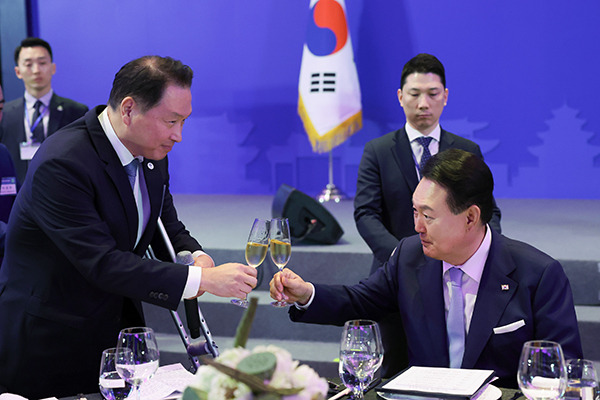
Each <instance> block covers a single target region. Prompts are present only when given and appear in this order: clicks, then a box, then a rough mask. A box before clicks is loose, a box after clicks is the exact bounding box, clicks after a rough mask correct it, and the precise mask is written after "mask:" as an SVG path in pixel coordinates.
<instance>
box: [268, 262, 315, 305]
mask: <svg viewBox="0 0 600 400" xmlns="http://www.w3.org/2000/svg"><path fill="white" fill-rule="evenodd" d="M269 288H270V294H271V297H272V298H273V299H275V300H277V301H285V302H287V303H296V302H297V303H298V304H306V303H307V302H308V300H310V297H311V296H312V285H310V284H309V283H307V282H305V281H304V280H303V279H302V278H301V277H300V276H299V275H297V274H296V273H294V272H293V271H292V270H290V269H288V268H285V269H284V270H283V271H281V272H278V273H276V274H275V275H273V279H271V282H269Z"/></svg>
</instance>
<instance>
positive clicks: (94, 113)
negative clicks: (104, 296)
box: [85, 106, 138, 249]
mask: <svg viewBox="0 0 600 400" xmlns="http://www.w3.org/2000/svg"><path fill="white" fill-rule="evenodd" d="M103 107H104V106H99V107H96V108H94V109H93V110H91V111H89V112H88V113H87V114H86V116H85V119H86V126H87V128H88V131H89V132H90V137H91V139H92V142H93V143H94V146H95V148H96V151H97V152H98V156H99V157H100V159H101V160H102V161H103V162H104V165H105V171H106V173H107V175H108V176H109V178H110V179H111V180H112V182H113V184H114V185H115V187H116V190H117V192H118V194H119V198H120V199H121V203H122V204H123V209H124V213H125V215H126V219H127V227H128V228H129V243H130V244H129V247H130V248H131V249H133V246H134V245H135V239H136V238H137V226H138V217H137V215H138V213H137V206H136V204H135V198H134V197H133V192H132V191H131V186H130V185H129V179H128V178H127V174H126V173H125V169H124V168H123V166H122V165H121V161H120V160H119V157H118V156H117V153H116V152H115V150H114V149H113V147H112V145H111V144H110V141H109V140H108V138H107V137H106V134H105V133H104V130H103V129H102V126H101V125H100V122H99V121H98V115H99V114H100V113H101V112H102V110H103Z"/></svg>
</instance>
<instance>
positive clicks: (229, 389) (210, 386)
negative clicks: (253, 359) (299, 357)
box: [195, 345, 328, 400]
mask: <svg viewBox="0 0 600 400" xmlns="http://www.w3.org/2000/svg"><path fill="white" fill-rule="evenodd" d="M260 352H270V353H273V354H274V355H275V357H276V358H277V365H276V367H275V372H273V377H272V378H271V380H270V381H268V382H265V383H267V384H268V385H269V386H271V387H274V388H278V389H284V388H303V390H302V391H301V392H299V393H298V394H296V395H293V396H284V397H283V399H285V400H321V399H324V398H325V395H326V394H327V388H328V386H327V381H326V380H325V379H322V378H320V377H319V375H318V374H317V373H316V372H315V371H314V370H313V369H312V368H310V367H309V366H307V365H300V366H299V365H298V364H299V363H298V361H294V360H293V359H292V355H291V354H290V353H289V352H288V351H287V350H284V349H282V348H280V347H277V346H273V345H268V346H257V347H255V348H254V350H253V351H252V353H260ZM250 353H251V352H250V351H249V350H247V349H244V348H235V349H228V350H226V351H224V352H223V353H221V355H220V356H219V357H218V358H217V359H216V360H215V361H218V362H220V363H221V364H225V365H227V366H229V367H232V368H236V366H237V364H238V363H239V362H240V361H241V360H242V359H243V358H244V357H246V356H248V355H249V354H250ZM196 377H197V380H196V384H195V387H196V388H198V389H200V390H201V391H203V392H205V393H206V395H207V397H208V399H210V400H252V398H253V395H252V392H251V391H250V388H249V387H248V386H246V385H245V384H243V383H241V382H239V381H236V380H235V379H233V378H231V377H229V376H227V375H225V374H223V373H221V372H219V371H217V370H216V369H215V368H213V367H210V366H206V365H203V366H200V367H199V368H198V371H197V372H196Z"/></svg>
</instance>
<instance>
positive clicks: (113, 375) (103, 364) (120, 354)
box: [98, 347, 133, 400]
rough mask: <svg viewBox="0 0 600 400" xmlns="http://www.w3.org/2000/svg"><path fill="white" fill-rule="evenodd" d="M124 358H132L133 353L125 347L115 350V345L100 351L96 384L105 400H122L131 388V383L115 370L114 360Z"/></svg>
mask: <svg viewBox="0 0 600 400" xmlns="http://www.w3.org/2000/svg"><path fill="white" fill-rule="evenodd" d="M126 358H129V359H130V358H133V353H132V352H131V350H130V349H127V348H125V349H121V350H117V348H116V347H111V348H110V349H106V350H104V351H103V352H102V359H101V360H100V378H99V379H98V386H99V388H100V393H101V394H102V397H104V398H105V399H106V400H124V399H126V398H127V396H129V393H131V389H133V387H132V386H131V383H129V382H127V381H125V380H124V379H123V378H121V377H120V376H119V373H118V372H117V365H116V363H115V360H118V359H126Z"/></svg>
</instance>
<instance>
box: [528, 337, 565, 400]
mask: <svg viewBox="0 0 600 400" xmlns="http://www.w3.org/2000/svg"><path fill="white" fill-rule="evenodd" d="M517 380H518V382H519V388H521V391H522V392H523V394H524V395H525V397H527V398H528V399H529V400H550V399H558V398H560V397H562V395H563V393H564V392H565V388H566V386H567V371H566V368H565V359H564V356H563V351H562V348H561V347H560V344H558V343H556V342H550V341H545V340H532V341H529V342H525V344H524V345H523V350H522V351H521V359H520V361H519V370H518V371H517Z"/></svg>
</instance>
